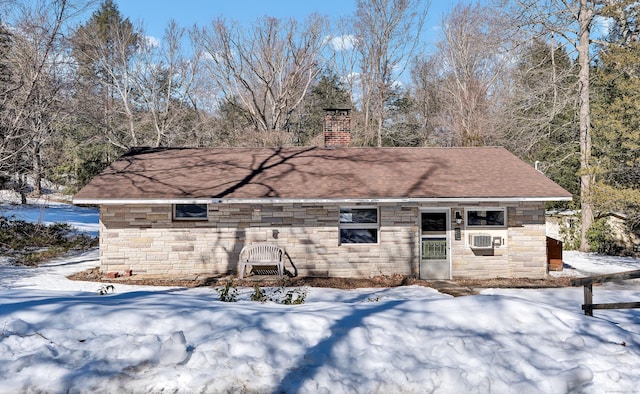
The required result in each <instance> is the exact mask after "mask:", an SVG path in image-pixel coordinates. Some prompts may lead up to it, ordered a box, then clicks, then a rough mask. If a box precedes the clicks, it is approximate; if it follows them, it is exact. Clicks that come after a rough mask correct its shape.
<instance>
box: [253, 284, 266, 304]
mask: <svg viewBox="0 0 640 394" xmlns="http://www.w3.org/2000/svg"><path fill="white" fill-rule="evenodd" d="M250 299H251V301H257V302H266V301H268V300H269V298H268V297H267V293H266V292H265V291H264V290H262V289H261V288H260V286H258V285H254V286H253V293H252V294H251V297H250Z"/></svg>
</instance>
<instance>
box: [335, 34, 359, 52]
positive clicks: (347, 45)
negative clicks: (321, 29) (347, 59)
mask: <svg viewBox="0 0 640 394" xmlns="http://www.w3.org/2000/svg"><path fill="white" fill-rule="evenodd" d="M357 40H358V39H357V38H356V37H355V36H353V35H344V36H337V37H331V36H329V37H327V41H328V43H329V45H331V48H333V50H335V51H348V50H351V49H353V47H355V46H356V42H357Z"/></svg>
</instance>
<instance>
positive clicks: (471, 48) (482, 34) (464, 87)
mask: <svg viewBox="0 0 640 394" xmlns="http://www.w3.org/2000/svg"><path fill="white" fill-rule="evenodd" d="M502 21H503V18H501V17H500V13H499V12H498V11H497V10H496V9H492V8H489V7H485V6H481V5H458V6H456V7H454V9H453V10H452V11H451V13H450V14H449V15H448V16H446V17H445V18H444V20H443V22H442V29H443V39H442V40H441V41H439V42H438V43H437V52H436V54H435V55H434V57H435V58H437V59H438V62H439V65H440V69H439V74H440V76H441V84H440V89H441V90H442V96H441V100H442V103H441V106H442V111H441V112H440V122H441V126H442V127H443V128H445V129H448V130H449V131H450V132H451V133H453V137H454V140H455V141H457V144H458V145H463V146H477V145H484V144H485V143H486V142H487V141H488V140H490V139H491V138H492V137H493V134H494V129H495V123H494V122H495V120H496V116H495V115H496V106H497V103H499V102H500V98H501V96H502V93H503V92H502V91H501V87H502V85H501V84H502V82H503V81H504V79H503V78H504V76H505V72H506V71H507V68H508V66H509V65H510V64H511V63H512V59H511V56H510V52H509V44H510V42H511V41H510V40H509V39H508V38H509V37H506V35H505V32H506V31H507V30H506V29H505V27H504V26H503V23H502Z"/></svg>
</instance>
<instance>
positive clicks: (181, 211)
mask: <svg viewBox="0 0 640 394" xmlns="http://www.w3.org/2000/svg"><path fill="white" fill-rule="evenodd" d="M173 217H174V219H184V220H189V219H191V220H206V219H207V204H176V205H175V206H174V211H173Z"/></svg>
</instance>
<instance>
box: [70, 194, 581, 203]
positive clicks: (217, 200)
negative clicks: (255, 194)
mask: <svg viewBox="0 0 640 394" xmlns="http://www.w3.org/2000/svg"><path fill="white" fill-rule="evenodd" d="M572 199H573V197H566V196H563V197H434V198H408V197H407V198H229V199H225V198H149V199H127V198H105V199H100V198H95V199H93V198H74V199H72V203H73V204H75V205H125V204H126V205H142V204H301V203H302V204H318V203H328V204H336V203H339V204H378V203H485V202H491V203H493V202H496V201H499V202H551V201H571V200H572Z"/></svg>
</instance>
